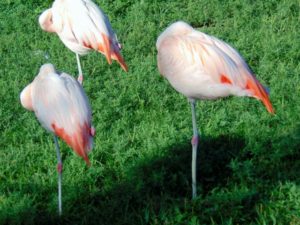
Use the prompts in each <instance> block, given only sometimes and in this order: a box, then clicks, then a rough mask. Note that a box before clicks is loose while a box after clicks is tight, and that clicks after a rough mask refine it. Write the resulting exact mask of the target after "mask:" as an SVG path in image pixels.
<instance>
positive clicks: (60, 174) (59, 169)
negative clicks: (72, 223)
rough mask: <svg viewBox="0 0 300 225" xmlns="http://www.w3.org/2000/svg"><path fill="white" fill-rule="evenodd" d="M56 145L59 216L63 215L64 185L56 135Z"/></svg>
mask: <svg viewBox="0 0 300 225" xmlns="http://www.w3.org/2000/svg"><path fill="white" fill-rule="evenodd" d="M54 143H55V147H56V155H57V162H58V163H57V172H58V213H59V216H61V214H62V200H61V198H62V192H61V184H62V167H63V164H62V160H61V157H60V151H59V145H58V140H57V137H56V135H54Z"/></svg>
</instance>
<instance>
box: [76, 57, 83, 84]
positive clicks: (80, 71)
mask: <svg viewBox="0 0 300 225" xmlns="http://www.w3.org/2000/svg"><path fill="white" fill-rule="evenodd" d="M76 61H77V67H78V78H77V80H78V82H79V83H80V84H81V85H82V83H83V74H82V69H81V64H80V58H79V54H77V53H76Z"/></svg>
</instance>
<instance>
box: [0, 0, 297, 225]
mask: <svg viewBox="0 0 300 225" xmlns="http://www.w3.org/2000/svg"><path fill="white" fill-rule="evenodd" d="M51 2H52V1H50V0H46V1H45V0H35V1H33V0H27V1H23V0H2V1H1V3H0V28H1V34H0V41H1V45H0V62H1V68H0V96H1V107H0V118H1V120H0V130H1V138H0V224H52V223H56V224H57V223H61V224H228V225H229V224H291V225H296V224H300V204H299V203H300V178H299V171H300V152H299V150H300V148H299V146H300V122H299V121H300V113H299V112H300V95H299V93H300V76H299V74H300V64H299V61H300V51H299V50H300V41H299V39H300V36H299V34H300V27H299V19H300V16H299V15H300V14H299V11H300V10H299V1H297V0H280V1H278V0H266V1H252V0H245V1H241V0H228V1H221V0H220V1H218V0H201V1H197V0H190V1H179V0H174V1H162V0H154V1H145V0H141V1H133V0H126V1H121V0H116V1H104V0H97V1H96V2H97V3H98V4H99V5H100V6H101V7H102V9H103V10H104V11H105V12H106V13H107V14H108V16H109V18H110V21H111V23H112V26H113V27H114V29H115V31H116V32H117V34H118V37H119V40H120V41H121V43H122V44H123V50H122V54H123V56H124V57H125V60H126V62H127V63H128V66H129V69H130V71H129V73H127V74H125V73H124V72H123V71H122V70H121V69H120V67H119V66H118V65H117V63H113V65H112V66H109V65H108V64H107V63H106V60H105V58H104V57H103V56H101V55H100V54H97V53H92V54H90V55H88V56H85V57H82V64H83V71H84V74H85V75H86V76H85V83H84V88H85V90H86V92H87V94H88V96H89V98H90V102H91V105H92V109H93V123H94V126H95V128H96V132H97V133H96V137H95V147H94V150H93V151H92V152H91V154H90V155H89V156H90V159H91V163H92V166H91V167H90V168H87V167H86V166H85V163H84V161H83V160H82V159H80V158H79V157H78V156H76V155H75V154H74V153H73V152H72V151H71V150H70V149H69V148H68V147H67V146H66V144H64V143H63V142H62V141H60V145H61V148H62V155H63V160H64V174H63V204H64V214H63V216H62V218H61V219H59V218H58V216H57V174H56V169H55V168H56V155H55V147H54V144H53V139H52V137H51V136H50V135H49V134H48V133H47V132H46V131H45V130H44V129H43V128H42V127H41V126H40V125H39V123H38V122H37V120H36V118H35V117H34V115H33V114H32V113H31V112H28V111H25V110H24V109H23V108H22V107H21V105H20V102H19V93H20V91H21V90H22V89H23V87H25V85H26V84H28V83H29V82H30V81H31V80H32V79H33V78H34V76H35V75H36V74H37V72H38V69H39V67H40V66H41V65H42V64H44V63H46V62H51V63H53V64H54V65H55V66H56V67H57V68H58V69H59V70H61V71H65V72H68V73H70V74H73V75H75V74H76V71H77V69H76V61H75V55H74V54H73V53H72V52H70V51H69V50H68V49H66V48H65V47H64V45H63V44H62V43H61V42H60V40H59V39H58V37H57V36H55V35H53V34H49V33H45V32H43V31H42V30H41V29H40V28H39V26H38V23H37V18H38V16H39V14H40V13H41V12H42V11H43V10H44V9H46V8H48V7H49V6H50V5H51ZM179 19H180V20H184V21H186V22H188V23H190V24H192V25H193V26H194V27H196V28H197V29H199V30H201V31H204V32H207V33H209V34H211V35H215V36H217V37H219V38H221V39H223V40H225V41H227V42H229V43H231V44H232V45H233V46H234V47H236V48H237V49H238V50H239V51H240V52H241V54H242V55H243V56H244V57H245V59H246V61H247V62H248V63H249V65H250V66H251V67H252V69H253V70H254V71H255V73H256V74H257V76H258V78H259V80H261V81H262V83H263V84H265V85H267V86H269V88H270V90H271V95H270V97H271V101H272V103H273V105H274V108H275V110H276V115H274V116H272V115H270V114H268V113H267V111H266V110H265V108H264V107H263V105H262V104H261V103H260V102H258V101H256V100H254V99H250V98H237V97H232V98H228V99H226V100H224V99H222V100H218V101H205V102H204V101H203V102H199V103H198V104H197V111H198V125H199V127H200V129H201V132H202V137H201V142H200V147H199V157H198V178H197V179H198V184H199V185H198V193H199V196H198V197H197V199H196V200H194V201H191V199H190V198H191V179H190V161H191V145H190V138H191V135H192V129H191V118H190V117H191V116H190V111H189V110H190V107H189V105H188V102H187V100H186V99H185V98H184V97H183V96H181V95H180V94H178V93H176V92H175V91H174V90H173V89H172V88H171V87H170V85H169V84H168V83H167V81H166V80H164V79H163V78H162V77H161V76H160V75H159V73H158V70H157V66H156V48H155V42H156V38H157V36H158V35H159V34H160V33H161V32H162V31H163V30H164V29H165V28H166V27H167V26H168V25H169V24H170V23H172V22H174V21H176V20H179ZM45 55H48V59H46V58H45Z"/></svg>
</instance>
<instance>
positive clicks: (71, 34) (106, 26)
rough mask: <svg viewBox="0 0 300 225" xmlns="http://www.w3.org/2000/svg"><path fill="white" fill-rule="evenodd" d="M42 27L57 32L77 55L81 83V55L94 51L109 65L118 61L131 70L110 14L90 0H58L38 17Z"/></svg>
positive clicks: (126, 69)
mask: <svg viewBox="0 0 300 225" xmlns="http://www.w3.org/2000/svg"><path fill="white" fill-rule="evenodd" d="M39 24H40V26H41V28H42V29H43V30H45V31H47V32H54V33H56V34H57V35H58V36H59V38H60V40H61V41H62V42H63V43H64V44H65V46H66V47H68V48H69V49H70V50H71V51H73V52H74V53H76V57H77V63H78V70H79V73H80V74H79V80H80V81H82V79H83V78H82V71H81V66H80V61H79V55H85V54H87V53H88V52H90V51H92V50H94V51H98V52H101V53H102V54H104V55H105V57H106V59H107V61H108V63H109V64H111V63H112V59H113V60H117V61H118V63H119V64H120V66H121V67H122V69H123V70H125V71H126V72H127V71H128V67H127V65H126V63H125V61H124V59H123V57H122V55H121V53H120V50H121V44H120V43H119V42H118V39H117V36H116V34H115V32H114V31H113V29H112V26H111V24H110V22H109V20H108V17H107V15H106V14H105V13H104V12H103V11H102V10H101V9H100V8H99V7H98V6H97V5H96V4H95V3H94V2H93V1H91V0H55V1H54V3H53V5H52V7H51V8H50V9H47V10H45V11H44V12H43V13H42V14H41V15H40V17H39Z"/></svg>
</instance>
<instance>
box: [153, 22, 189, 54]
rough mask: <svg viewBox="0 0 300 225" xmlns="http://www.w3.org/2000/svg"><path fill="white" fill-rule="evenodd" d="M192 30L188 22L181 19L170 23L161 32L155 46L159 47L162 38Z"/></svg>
mask: <svg viewBox="0 0 300 225" xmlns="http://www.w3.org/2000/svg"><path fill="white" fill-rule="evenodd" d="M191 31H193V27H191V26H190V25H189V24H187V23H186V22H183V21H177V22H175V23H172V24H171V25H170V26H168V27H167V29H166V30H165V31H164V32H162V33H161V34H160V35H159V37H158V39H157V42H156V48H157V49H158V48H159V47H160V44H161V43H162V41H163V39H164V38H165V37H167V36H170V35H184V34H187V33H190V32H191Z"/></svg>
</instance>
